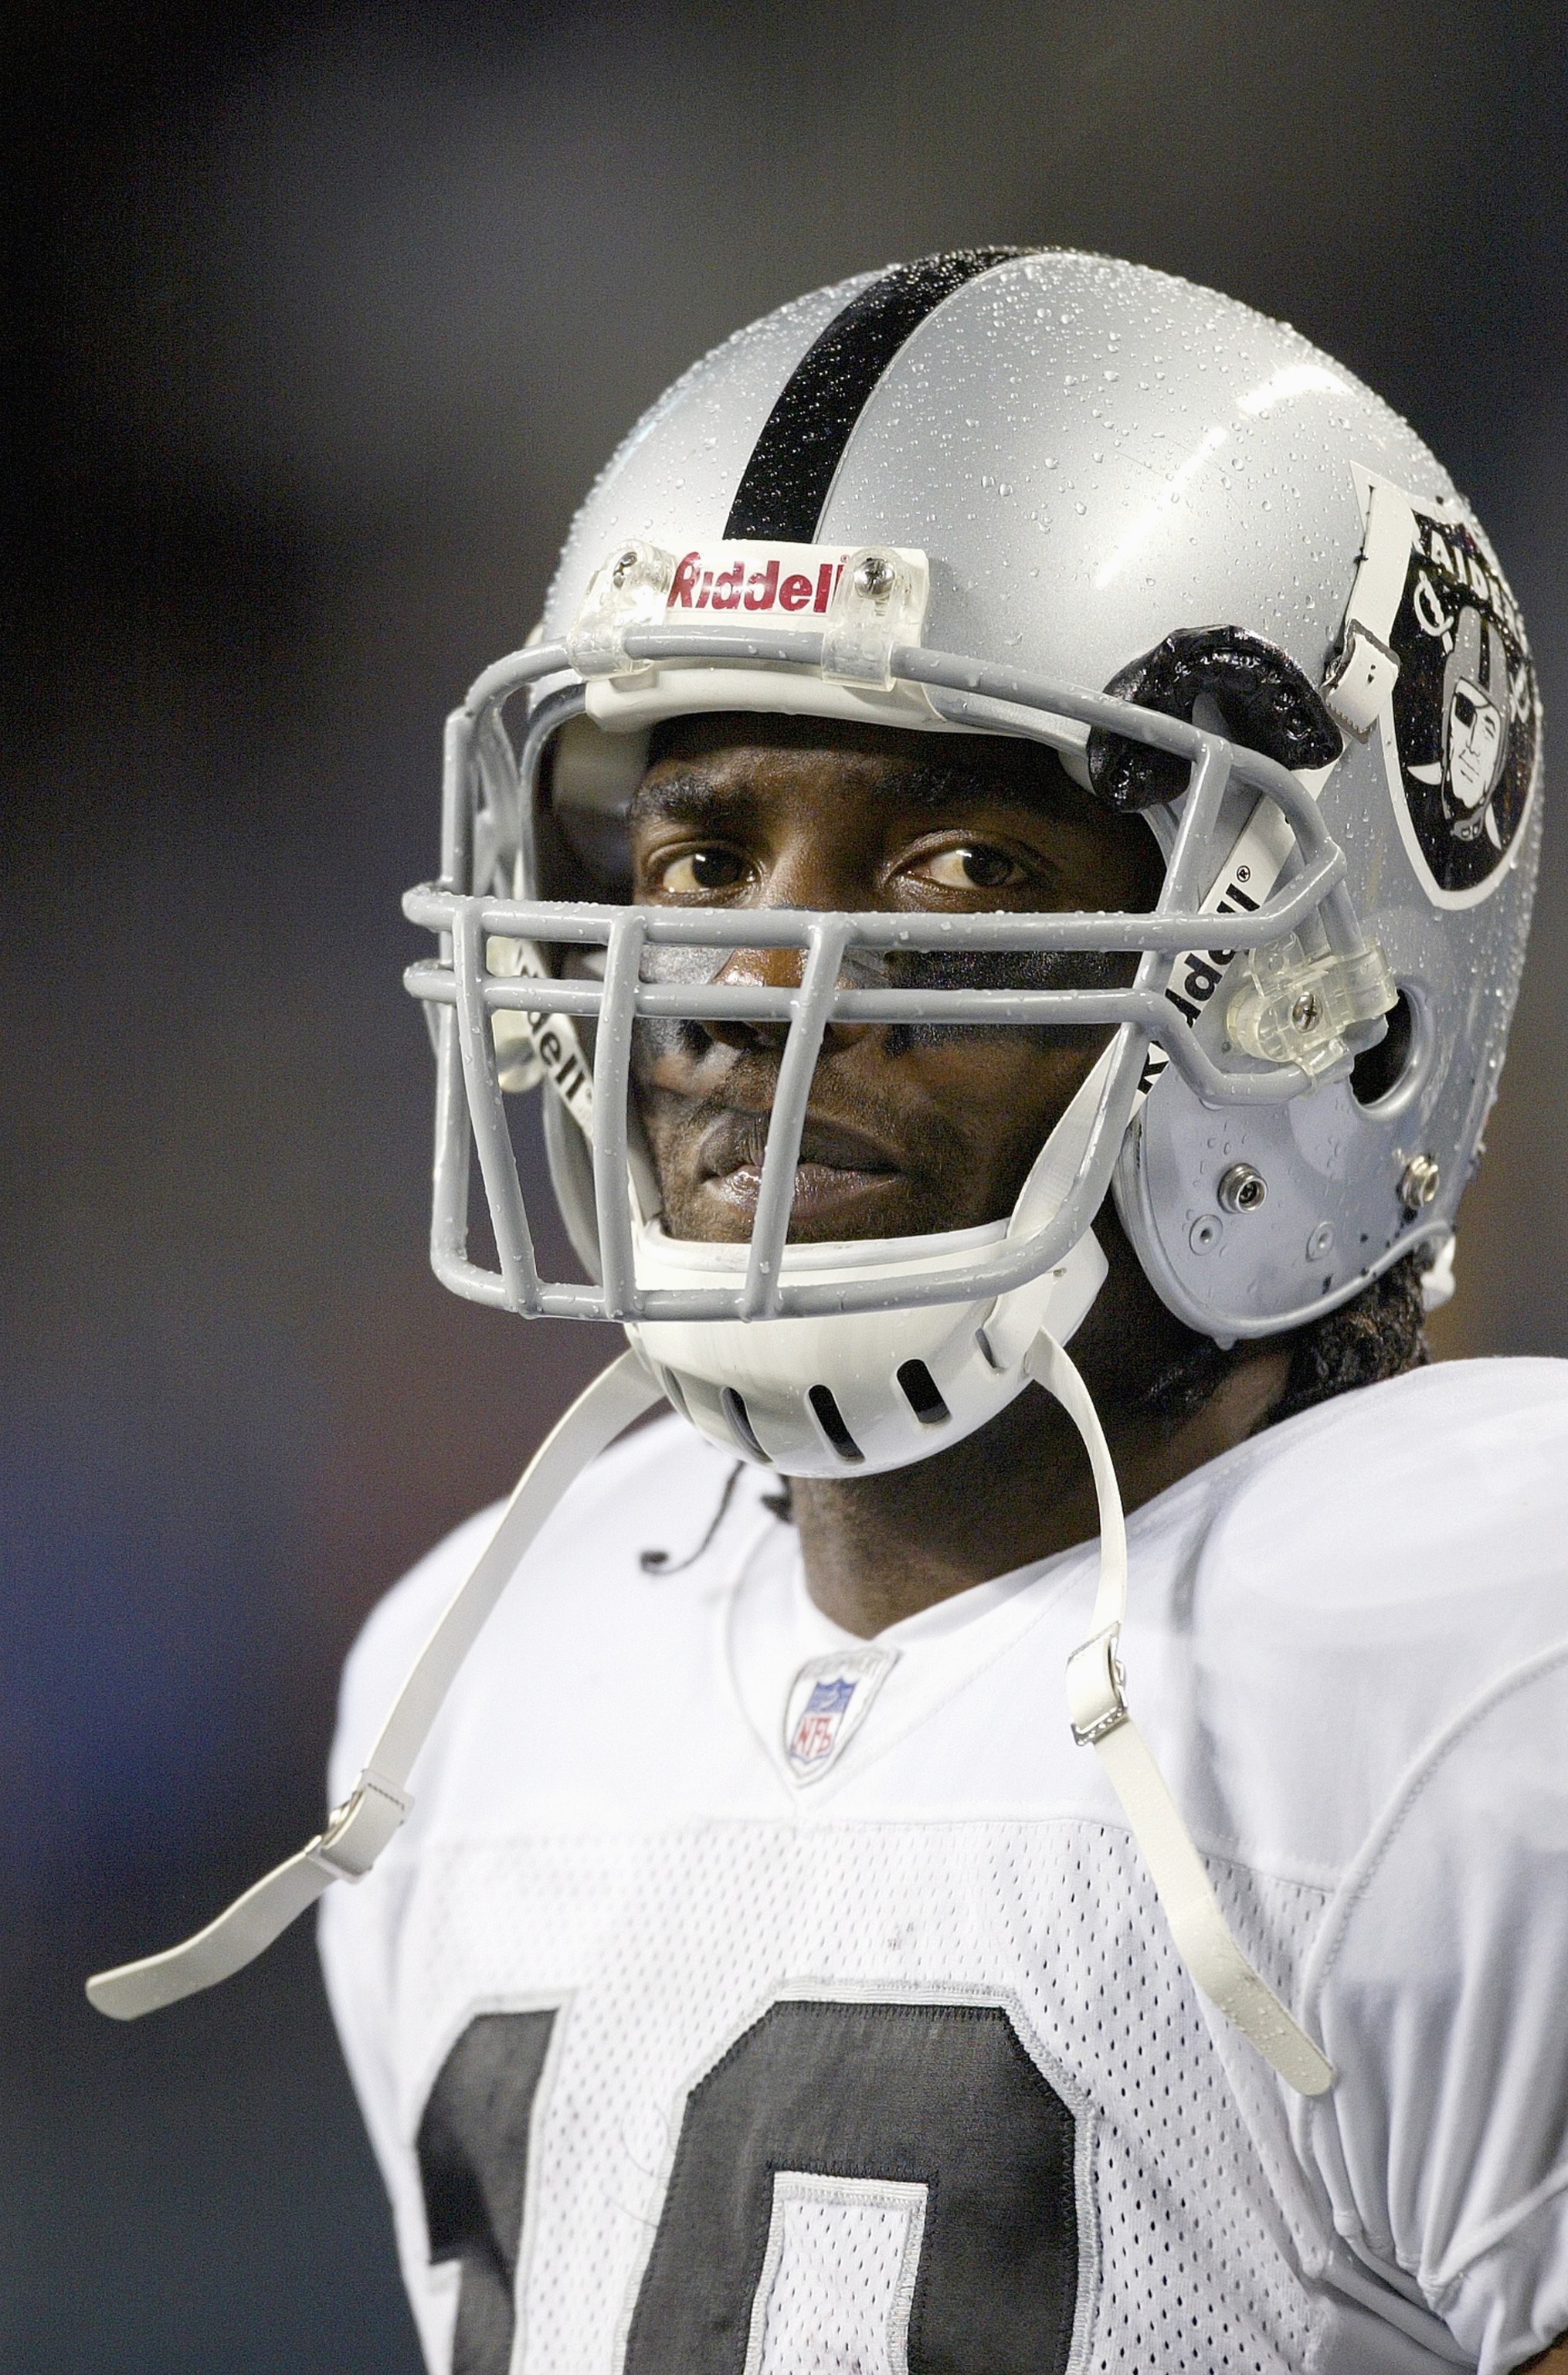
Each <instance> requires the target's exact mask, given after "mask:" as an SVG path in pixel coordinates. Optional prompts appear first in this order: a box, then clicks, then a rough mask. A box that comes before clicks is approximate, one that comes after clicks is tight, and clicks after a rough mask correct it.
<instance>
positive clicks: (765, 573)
mask: <svg viewBox="0 0 1568 2375" xmlns="http://www.w3.org/2000/svg"><path fill="white" fill-rule="evenodd" d="M843 563H844V556H843V553H842V552H836V553H827V554H825V553H823V552H822V551H821V550H820V549H819V548H818V547H816V546H814V545H808V544H799V545H781V546H777V547H774V548H772V549H770V548H769V547H767V546H762V545H749V546H746V547H743V548H738V549H737V547H736V546H734V545H729V546H726V547H725V548H724V549H722V550H721V551H720V552H718V553H716V554H715V555H714V556H713V558H712V560H711V561H710V560H708V559H706V558H705V557H704V555H703V554H702V553H701V552H688V553H686V554H684V555H683V556H682V558H681V560H680V561H679V562H678V565H677V568H676V573H675V582H674V584H673V585H671V587H670V589H669V600H668V603H667V605H666V609H670V610H783V611H784V612H785V613H786V614H788V613H791V612H795V613H803V614H805V615H806V616H808V617H809V616H810V615H812V614H813V613H815V614H816V615H817V616H819V617H820V616H822V615H823V614H824V613H825V612H826V610H827V608H828V605H829V603H830V602H831V600H832V597H833V588H834V586H835V585H837V584H838V582H839V574H840V572H841V571H842V570H843Z"/></svg>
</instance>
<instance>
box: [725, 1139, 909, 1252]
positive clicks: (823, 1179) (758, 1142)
mask: <svg viewBox="0 0 1568 2375" xmlns="http://www.w3.org/2000/svg"><path fill="white" fill-rule="evenodd" d="M769 1118H770V1117H769V1116H768V1115H766V1114H749V1113H736V1112H730V1113H724V1114H720V1115H717V1116H716V1117H714V1119H713V1121H712V1122H710V1123H709V1125H708V1127H707V1128H706V1129H704V1130H703V1132H702V1135H701V1143H700V1147H699V1150H698V1176H699V1178H700V1180H701V1185H702V1188H704V1189H705V1190H706V1191H707V1192H708V1193H709V1194H712V1195H715V1196H717V1197H719V1198H720V1199H722V1200H723V1201H724V1202H725V1204H726V1205H727V1206H728V1207H729V1208H730V1210H731V1211H734V1212H736V1213H737V1214H744V1215H745V1216H746V1217H747V1218H748V1219H749V1218H750V1216H751V1214H753V1213H754V1212H755V1211H756V1209H757V1198H758V1194H759V1192H760V1188H761V1184H762V1157H763V1154H764V1152H766V1148H767V1142H768V1125H769ZM902 1177H903V1170H902V1164H900V1163H899V1161H898V1159H897V1157H896V1156H895V1155H894V1154H893V1153H892V1152H890V1150H889V1149H888V1148H887V1147H885V1146H884V1145H882V1144H881V1143H880V1142H879V1141H878V1140H875V1139H872V1138H869V1137H867V1136H866V1135H864V1134H863V1133H862V1132H861V1131H859V1130H855V1129H847V1128H844V1127H843V1125H842V1124H839V1123H832V1122H821V1121H817V1120H814V1119H813V1118H812V1117H810V1116H808V1117H807V1122H806V1128H805V1129H804V1130H803V1131H802V1133H801V1140H800V1159H799V1161H798V1163H797V1164H796V1173H795V1194H794V1196H793V1198H792V1199H791V1202H790V1219H791V1221H792V1223H795V1224H796V1226H799V1225H800V1224H802V1223H816V1224H817V1225H818V1226H819V1227H820V1225H821V1223H823V1222H824V1221H825V1220H828V1219H830V1218H834V1219H836V1218H838V1217H839V1216H840V1215H841V1214H842V1216H843V1219H844V1221H845V1222H846V1223H849V1222H852V1221H854V1220H855V1219H856V1218H858V1217H860V1216H861V1214H862V1212H863V1210H864V1208H865V1207H866V1206H867V1204H870V1203H874V1202H875V1201H876V1200H877V1199H878V1198H885V1197H886V1196H887V1194H888V1191H889V1190H890V1188H892V1187H893V1186H894V1185H895V1184H897V1183H899V1182H901V1181H902Z"/></svg>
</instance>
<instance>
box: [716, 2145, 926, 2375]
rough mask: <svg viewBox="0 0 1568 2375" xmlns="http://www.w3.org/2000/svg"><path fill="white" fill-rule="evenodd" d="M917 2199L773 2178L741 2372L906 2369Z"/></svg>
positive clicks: (889, 2374)
mask: <svg viewBox="0 0 1568 2375" xmlns="http://www.w3.org/2000/svg"><path fill="white" fill-rule="evenodd" d="M923 2207H924V2204H923V2202H916V2201H911V2200H907V2199H906V2200H903V2201H898V2200H894V2201H888V2200H881V2201H878V2200H877V2199H875V2198H874V2197H871V2198H867V2192H866V2191H865V2190H852V2189H851V2188H849V2187H848V2186H847V2185H844V2184H843V2183H841V2184H839V2185H837V2186H829V2185H824V2184H822V2183H820V2182H814V2181H813V2180H811V2179H809V2178H806V2177H802V2176H800V2175H798V2174H797V2173H796V2172H793V2171H790V2172H785V2173H783V2174H781V2175H780V2176H779V2177H778V2178H776V2179H775V2180H774V2183H773V2220H772V2234H771V2235H770V2238H769V2244H770V2248H769V2252H768V2257H767V2260H766V2261H765V2263H764V2272H763V2279H762V2283H761V2285H760V2286H759V2287H758V2314H756V2315H755V2317H754V2321H753V2328H752V2334H751V2338H750V2339H751V2346H750V2348H749V2350H748V2352H747V2355H746V2369H745V2375H908V2369H909V2357H908V2349H907V2336H908V2327H909V2280H910V2277H911V2276H912V2275H913V2268H912V2267H911V2265H910V2262H911V2258H912V2253H911V2245H912V2244H914V2245H916V2246H917V2245H918V2240H919V2216H920V2212H921V2210H922V2209H923Z"/></svg>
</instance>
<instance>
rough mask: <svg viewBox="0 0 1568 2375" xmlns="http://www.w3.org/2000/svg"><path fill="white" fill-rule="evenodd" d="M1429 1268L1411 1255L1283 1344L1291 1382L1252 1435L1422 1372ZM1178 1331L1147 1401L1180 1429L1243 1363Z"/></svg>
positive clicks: (1152, 1409)
mask: <svg viewBox="0 0 1568 2375" xmlns="http://www.w3.org/2000/svg"><path fill="white" fill-rule="evenodd" d="M1424 1268H1425V1259H1424V1258H1423V1256H1422V1254H1421V1253H1420V1252H1417V1253H1410V1254H1406V1255H1405V1256H1404V1257H1403V1258H1401V1259H1400V1260H1399V1261H1397V1262H1395V1263H1394V1264H1393V1266H1392V1267H1391V1268H1390V1269H1388V1270H1385V1271H1384V1272H1383V1275H1382V1276H1381V1277H1380V1278H1374V1279H1373V1280H1372V1281H1371V1282H1370V1283H1369V1284H1368V1285H1366V1286H1363V1287H1362V1291H1361V1293H1360V1294H1354V1295H1352V1296H1351V1297H1350V1302H1349V1303H1342V1304H1341V1305H1340V1306H1339V1307H1338V1310H1336V1311H1329V1312H1326V1313H1325V1315H1324V1317H1322V1318H1321V1319H1310V1320H1308V1322H1307V1324H1306V1326H1305V1327H1304V1328H1298V1329H1293V1330H1292V1331H1291V1333H1290V1334H1289V1335H1286V1336H1282V1337H1281V1338H1279V1343H1280V1344H1281V1346H1285V1347H1288V1348H1289V1350H1290V1354H1291V1367H1290V1374H1289V1376H1288V1377H1287V1378H1286V1381H1285V1390H1284V1392H1283V1393H1282V1394H1281V1395H1280V1397H1279V1400H1278V1401H1277V1402H1275V1403H1274V1404H1273V1406H1272V1408H1270V1409H1269V1410H1267V1411H1266V1412H1264V1414H1263V1416H1262V1417H1261V1418H1260V1419H1259V1420H1258V1422H1257V1425H1256V1428H1255V1429H1254V1432H1255V1433H1256V1434H1258V1435H1261V1434H1262V1433H1263V1431H1264V1429H1265V1428H1266V1427H1270V1426H1278V1425H1279V1423H1280V1422H1281V1420H1283V1419H1288V1418H1294V1417H1296V1416H1297V1414H1298V1413H1299V1412H1302V1411H1308V1410H1312V1409H1314V1408H1315V1406H1316V1405H1317V1403H1319V1402H1326V1401H1330V1400H1333V1398H1334V1396H1335V1395H1336V1394H1348V1393H1350V1392H1353V1391H1354V1389H1355V1388H1356V1387H1358V1386H1375V1385H1381V1384H1382V1382H1383V1380H1384V1379H1385V1377H1402V1376H1403V1375H1404V1373H1405V1371H1406V1370H1407V1369H1419V1368H1421V1367H1423V1366H1424V1365H1425V1364H1426V1363H1427V1362H1428V1361H1430V1360H1431V1358H1432V1354H1431V1353H1430V1352H1429V1351H1428V1349H1427V1341H1426V1329H1425V1321H1424V1313H1423V1310H1422V1306H1421V1275H1422V1271H1423V1270H1424ZM1172 1328H1173V1335H1174V1338H1175V1341H1174V1343H1173V1347H1172V1350H1171V1352H1170V1353H1169V1355H1168V1357H1167V1358H1166V1359H1165V1361H1164V1362H1163V1363H1162V1365H1161V1367H1160V1369H1159V1370H1158V1372H1157V1374H1156V1376H1155V1377H1154V1380H1153V1382H1152V1384H1151V1385H1150V1386H1149V1388H1148V1389H1147V1391H1146V1392H1145V1393H1144V1394H1143V1396H1142V1397H1141V1400H1142V1402H1143V1407H1144V1408H1145V1410H1147V1411H1148V1412H1150V1414H1151V1415H1153V1416H1156V1417H1158V1418H1159V1419H1161V1421H1162V1422H1163V1424H1165V1425H1166V1426H1168V1427H1177V1426H1181V1425H1183V1424H1185V1421H1186V1420H1188V1419H1189V1418H1194V1417H1196V1416H1197V1412H1199V1411H1200V1410H1201V1409H1202V1407H1203V1405H1204V1403H1205V1402H1206V1401H1207V1400H1208V1397H1209V1396H1210V1394H1211V1393H1213V1392H1214V1390H1215V1388H1216V1387H1218V1386H1219V1385H1220V1383H1221V1381H1222V1380H1223V1379H1224V1377H1226V1376H1227V1375H1228V1374H1229V1372H1230V1370H1231V1369H1232V1366H1233V1365H1234V1364H1235V1360H1236V1357H1237V1356H1236V1354H1235V1353H1234V1352H1232V1351H1229V1350H1225V1349H1223V1348H1222V1347H1221V1346H1220V1345H1218V1344H1216V1343H1215V1342H1213V1341H1212V1340H1211V1339H1210V1338H1209V1337H1207V1336H1199V1335H1198V1334H1197V1332H1196V1331H1195V1330H1194V1329H1187V1328H1184V1327H1182V1326H1181V1325H1180V1323H1179V1322H1173V1323H1172Z"/></svg>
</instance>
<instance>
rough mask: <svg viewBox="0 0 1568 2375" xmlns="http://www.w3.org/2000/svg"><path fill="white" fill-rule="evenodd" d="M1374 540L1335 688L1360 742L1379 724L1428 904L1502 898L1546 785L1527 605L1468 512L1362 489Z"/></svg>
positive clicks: (1378, 487) (1386, 488) (1391, 491)
mask: <svg viewBox="0 0 1568 2375" xmlns="http://www.w3.org/2000/svg"><path fill="white" fill-rule="evenodd" d="M1362 492H1363V500H1364V503H1365V508H1366V514H1367V523H1366V539H1365V544H1364V548H1363V550H1362V560H1361V565H1360V567H1359V569H1358V571H1357V573H1356V583H1355V589H1354V591H1353V593H1352V594H1351V597H1350V605H1349V608H1348V609H1347V612H1346V618H1345V632H1344V635H1343V639H1342V641H1341V644H1340V650H1339V656H1338V660H1337V661H1336V663H1335V666H1334V667H1333V668H1332V669H1331V670H1330V672H1329V677H1328V679H1327V682H1326V685H1325V688H1324V690H1325V695H1326V699H1327V701H1328V704H1329V706H1330V708H1331V709H1333V711H1334V712H1335V714H1336V715H1337V716H1338V718H1339V719H1340V721H1341V722H1342V723H1343V724H1345V725H1347V726H1349V727H1350V729H1351V730H1352V732H1354V733H1357V734H1361V735H1365V734H1366V733H1368V732H1369V731H1370V730H1371V729H1372V728H1373V727H1374V726H1375V727H1377V729H1378V732H1379V734H1380V736H1381V739H1382V744H1383V752H1384V758H1385V762H1386V766H1387V773H1388V785H1389V790H1390V792H1391V794H1392V795H1393V799H1394V809H1395V814H1396V817H1397V821H1398V824H1399V830H1400V833H1401V836H1402V838H1403V840H1404V843H1405V846H1406V848H1407V850H1408V851H1409V856H1410V859H1411V863H1412V864H1413V865H1414V867H1415V869H1416V872H1417V875H1418V876H1419V877H1420V879H1421V882H1422V885H1423V887H1424V888H1425V890H1426V892H1427V893H1428V896H1429V897H1430V898H1431V899H1432V901H1433V903H1434V904H1436V905H1438V906H1444V907H1468V906H1470V905H1473V904H1475V902H1476V901H1478V900H1480V899H1484V898H1486V897H1487V895H1488V894H1489V893H1490V892H1491V891H1493V890H1495V888H1496V887H1497V884H1498V882H1499V881H1500V880H1501V879H1502V875H1503V869H1504V867H1505V865H1506V862H1507V860H1508V858H1509V857H1510V855H1511V854H1512V852H1513V850H1514V849H1515V845H1516V843H1517V841H1518V838H1519V833H1520V828H1521V827H1522V825H1523V823H1524V821H1525V815H1526V811H1527V809H1528V806H1529V801H1530V794H1531V789H1532V786H1533V784H1534V779H1535V769H1536V750H1537V745H1538V742H1539V731H1540V721H1539V696H1538V694H1537V691H1536V679H1535V670H1534V668H1533V666H1532V665H1531V661H1530V655H1529V648H1528V645H1527V643H1526V641H1525V631H1524V622H1523V620H1521V618H1520V615H1519V606H1518V604H1517V603H1516V602H1515V599H1514V597H1513V595H1512V594H1511V593H1510V591H1509V589H1508V585H1507V582H1506V580H1505V579H1504V577H1503V573H1502V571H1501V570H1500V569H1499V568H1498V566H1497V562H1496V561H1495V560H1494V559H1493V557H1492V555H1491V551H1490V550H1489V549H1488V548H1487V547H1486V545H1485V544H1484V543H1483V542H1482V540H1481V538H1480V534H1479V533H1478V531H1477V529H1476V526H1475V524H1474V522H1473V521H1471V520H1470V519H1469V518H1468V516H1467V515H1466V514H1465V513H1464V512H1463V510H1462V509H1461V507H1460V506H1459V505H1458V504H1456V503H1455V504H1446V503H1444V504H1440V503H1433V502H1417V501H1416V500H1414V499H1413V498H1412V497H1410V496H1409V495H1405V494H1402V493H1401V492H1400V491H1399V490H1398V489H1397V488H1396V487H1392V486H1390V485H1388V484H1387V483H1386V481H1385V480H1382V479H1368V480H1367V481H1366V482H1365V484H1364V487H1363V490H1362Z"/></svg>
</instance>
